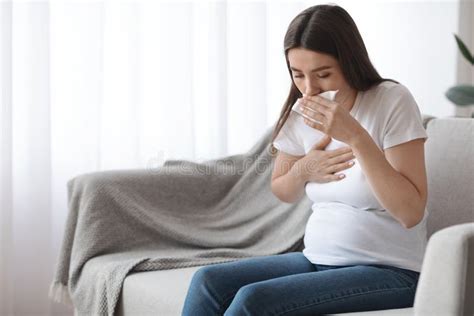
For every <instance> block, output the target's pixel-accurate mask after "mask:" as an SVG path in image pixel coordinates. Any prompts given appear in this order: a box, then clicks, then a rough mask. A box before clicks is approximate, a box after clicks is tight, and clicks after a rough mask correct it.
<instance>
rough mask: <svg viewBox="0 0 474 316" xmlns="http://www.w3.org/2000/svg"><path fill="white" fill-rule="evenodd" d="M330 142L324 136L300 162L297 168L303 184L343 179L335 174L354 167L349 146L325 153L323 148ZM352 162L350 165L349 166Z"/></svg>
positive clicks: (329, 138) (329, 139) (352, 155)
mask: <svg viewBox="0 0 474 316" xmlns="http://www.w3.org/2000/svg"><path fill="white" fill-rule="evenodd" d="M330 142H331V137H329V136H328V135H325V136H324V137H323V138H322V139H321V140H320V141H319V142H317V143H316V144H315V145H314V146H313V148H311V150H310V151H309V152H308V153H307V154H306V155H305V156H304V157H303V158H301V159H300V160H298V163H299V164H300V166H299V168H301V169H300V171H301V172H302V176H303V178H304V179H305V182H317V183H327V182H331V181H339V180H342V179H344V176H345V175H344V176H343V177H339V176H340V175H342V173H341V174H335V173H336V172H339V171H342V170H346V169H349V168H351V167H352V166H353V165H354V161H353V160H352V159H354V158H355V156H354V154H353V152H352V148H351V147H349V146H346V147H342V148H338V149H335V150H328V151H325V150H324V148H326V146H327V145H328V144H329V143H330ZM351 162H352V164H350V163H351Z"/></svg>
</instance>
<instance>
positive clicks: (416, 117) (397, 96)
mask: <svg viewBox="0 0 474 316" xmlns="http://www.w3.org/2000/svg"><path fill="white" fill-rule="evenodd" d="M387 94H388V95H387V98H384V103H387V104H384V106H387V108H386V109H387V111H386V112H385V116H386V120H385V122H386V123H385V125H384V128H383V149H387V148H389V147H393V146H396V145H399V144H402V143H406V142H408V141H411V140H414V139H417V138H423V139H424V140H425V141H426V139H427V138H428V134H427V133H426V130H425V128H424V126H423V119H422V117H421V113H420V109H419V108H418V105H417V104H416V101H415V99H414V98H413V96H412V95H411V93H410V91H409V90H408V89H407V88H406V87H404V86H403V85H401V84H398V85H397V86H396V88H394V89H390V91H387Z"/></svg>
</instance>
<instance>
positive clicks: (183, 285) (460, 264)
mask: <svg viewBox="0 0 474 316" xmlns="http://www.w3.org/2000/svg"><path fill="white" fill-rule="evenodd" d="M424 122H425V127H426V129H427V132H428V135H429V139H428V141H427V142H426V143H425V150H426V151H425V152H426V166H427V172H428V185H429V187H428V194H429V200H428V206H427V207H428V209H429V211H430V217H429V218H428V235H429V236H430V239H429V242H428V248H427V250H426V253H425V259H424V262H423V267H422V271H421V274H420V279H419V283H418V288H417V292H416V296H415V303H414V307H412V308H404V309H392V310H385V311H372V312H358V313H348V314H344V315H474V223H473V222H474V159H473V157H474V156H473V146H474V119H469V118H439V119H438V118H432V117H428V116H424ZM462 223H464V224H462ZM299 250H300V251H301V250H302V249H299ZM198 268H199V267H191V268H182V269H174V270H162V271H152V272H138V273H131V274H129V275H128V276H127V277H126V279H125V282H124V284H123V290H122V294H121V300H120V303H119V305H118V307H117V314H118V315H120V316H129V315H162V316H168V315H169V316H172V315H180V314H181V309H182V306H183V303H184V298H185V296H186V293H187V289H188V285H189V283H190V280H191V278H192V276H193V274H194V272H195V271H196V270H197V269H198Z"/></svg>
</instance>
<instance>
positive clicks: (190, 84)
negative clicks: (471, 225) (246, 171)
mask: <svg viewBox="0 0 474 316" xmlns="http://www.w3.org/2000/svg"><path fill="white" fill-rule="evenodd" d="M317 3H318V1H316V2H315V1H299V2H296V1H270V0H268V1H263V0H262V1H230V0H229V1H210V0H209V1H193V2H191V1H125V2H124V1H122V2H115V1H82V2H81V1H75V2H72V1H71V2H69V1H18V2H17V1H13V2H11V1H3V2H0V23H1V24H0V25H1V29H0V43H1V44H0V62H1V77H0V93H1V94H0V98H1V99H0V100H1V112H0V115H1V116H0V124H1V125H0V127H1V129H0V133H1V134H0V137H1V152H0V154H1V155H0V198H1V200H0V202H1V204H0V207H1V208H0V251H1V253H0V258H1V260H0V308H1V309H0V314H1V315H10V314H16V315H32V314H34V315H50V314H64V313H65V311H66V309H65V308H64V307H60V306H56V305H55V304H54V303H52V302H50V301H49V300H48V299H47V292H48V286H49V283H50V281H51V279H52V274H53V269H54V265H55V261H56V258H57V254H58V250H59V247H60V245H61V239H62V235H63V229H64V223H65V219H66V217H67V211H68V210H67V200H66V197H67V196H66V181H67V180H69V179H70V178H72V177H74V176H76V175H78V174H81V173H85V172H93V171H98V170H106V169H127V168H157V167H159V166H160V165H161V164H162V163H163V162H164V160H166V159H192V160H196V161H201V160H205V159H211V158H216V157H219V156H224V155H231V154H237V153H241V152H243V151H246V150H247V149H249V148H250V146H251V145H252V144H253V143H254V142H255V141H256V140H257V138H258V137H259V136H260V135H261V134H262V133H263V132H264V131H265V130H266V129H267V128H268V127H270V126H271V125H273V123H274V122H275V120H276V119H277V117H278V114H279V111H280V108H281V106H282V104H283V101H284V100H285V98H286V95H287V92H288V88H289V83H290V78H289V75H288V72H287V70H286V64H285V60H284V55H283V47H282V46H283V37H284V34H285V31H286V28H287V26H288V24H289V22H290V21H291V19H292V18H293V17H294V16H295V15H296V14H297V13H299V12H300V11H302V10H303V9H305V8H307V7H309V6H311V5H314V4H317ZM338 4H340V5H342V6H343V7H345V8H346V9H347V10H348V11H349V13H350V14H351V15H352V16H353V18H354V20H355V21H356V23H357V24H358V25H359V28H360V30H361V33H362V35H363V37H364V40H366V45H367V48H368V50H369V53H370V54H371V58H372V60H373V61H374V64H375V66H376V67H377V69H379V71H380V72H381V74H382V75H383V76H385V77H390V78H395V79H398V80H399V81H401V82H403V83H404V84H406V85H407V86H408V87H409V88H411V91H412V92H413V94H414V95H415V97H416V98H417V99H418V100H419V103H420V108H421V109H422V112H424V113H428V114H433V115H437V116H442V115H451V112H452V110H453V109H452V108H451V107H450V105H449V103H448V102H447V101H446V100H444V97H443V93H444V91H445V89H447V88H448V87H449V86H450V85H452V84H454V83H455V80H456V72H455V62H456V60H455V56H457V55H456V54H457V51H456V47H455V43H454V42H453V41H452V38H451V37H452V33H453V32H456V31H457V27H458V24H457V22H458V10H457V9H458V3H457V2H437V3H435V4H430V3H429V2H394V1H386V2H385V3H380V2H374V1H365V2H357V3H353V2H352V3H351V1H340V2H338ZM393 12H396V14H393ZM407 21H408V22H410V23H412V24H411V25H409V26H408V28H409V29H410V30H411V32H410V33H409V34H408V35H407V34H406V33H403V34H402V32H404V30H405V29H404V28H407V27H406V26H400V25H404V24H403V23H406V22H407ZM440 41H441V42H442V44H441V43H440ZM440 47H441V48H440ZM433 48H434V49H436V52H437V53H436V54H431V53H428V54H427V53H426V52H430V51H432V50H433ZM440 54H441V55H442V58H441V57H440V56H439V55H440ZM441 59H442V60H444V61H443V63H440V60H441ZM407 65H408V66H409V67H406V66H407ZM433 65H436V67H437V70H436V71H439V72H440V73H441V74H442V75H443V78H442V79H440V78H438V76H436V75H433V74H429V73H428V72H429V71H430V69H432V67H433ZM432 77H435V79H433V80H431V79H430V78H432ZM436 78H437V79H436ZM430 80H431V81H430ZM433 91H434V92H433Z"/></svg>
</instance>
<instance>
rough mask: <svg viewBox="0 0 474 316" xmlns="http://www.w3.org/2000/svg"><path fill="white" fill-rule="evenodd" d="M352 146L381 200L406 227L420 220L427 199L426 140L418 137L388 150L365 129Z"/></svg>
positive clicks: (376, 194)
mask: <svg viewBox="0 0 474 316" xmlns="http://www.w3.org/2000/svg"><path fill="white" fill-rule="evenodd" d="M351 146H352V150H353V151H354V154H355V156H356V157H357V160H358V161H359V163H360V165H361V168H362V170H363V172H364V174H365V175H366V177H367V181H368V182H369V184H370V186H371V187H372V190H373V191H374V194H375V196H376V197H377V199H378V200H379V202H380V204H381V205H382V206H383V207H384V208H385V209H386V210H387V211H389V212H390V213H391V214H392V215H393V216H394V217H395V219H397V220H398V221H399V222H400V223H401V224H402V225H403V226H404V227H405V228H411V227H413V226H415V225H416V224H418V223H419V222H420V220H421V219H422V218H423V214H424V210H425V206H426V200H427V179H426V170H425V161H424V142H423V140H422V139H415V140H412V141H409V142H406V143H403V144H400V145H398V146H394V147H391V148H388V149H386V150H385V153H384V152H382V151H381V150H380V149H379V148H378V147H377V145H376V144H375V142H374V141H373V139H372V137H371V136H370V135H369V134H368V133H367V132H363V133H361V135H360V136H359V137H357V139H356V140H355V141H354V142H353V144H351Z"/></svg>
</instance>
